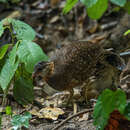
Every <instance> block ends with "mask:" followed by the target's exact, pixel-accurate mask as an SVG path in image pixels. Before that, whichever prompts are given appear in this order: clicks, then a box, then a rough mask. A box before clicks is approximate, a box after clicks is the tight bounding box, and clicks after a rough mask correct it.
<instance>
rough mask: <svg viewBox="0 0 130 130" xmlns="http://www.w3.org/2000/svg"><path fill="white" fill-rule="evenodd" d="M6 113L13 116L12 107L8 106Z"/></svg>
mask: <svg viewBox="0 0 130 130" xmlns="http://www.w3.org/2000/svg"><path fill="white" fill-rule="evenodd" d="M5 112H6V115H11V114H12V109H11V106H7V107H6V108H5Z"/></svg>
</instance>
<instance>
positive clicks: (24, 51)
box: [17, 40, 48, 73]
mask: <svg viewBox="0 0 130 130" xmlns="http://www.w3.org/2000/svg"><path fill="white" fill-rule="evenodd" d="M17 54H18V57H19V59H20V61H21V63H24V64H25V69H26V71H27V72H29V73H32V72H33V70H34V65H35V64H36V63H37V62H38V61H41V60H43V59H44V60H45V61H47V60H48V57H47V56H46V55H45V54H44V53H43V51H42V49H41V48H40V47H39V46H38V45H37V44H35V43H34V42H31V41H27V40H23V41H22V42H21V43H20V45H19V47H18V52H17Z"/></svg>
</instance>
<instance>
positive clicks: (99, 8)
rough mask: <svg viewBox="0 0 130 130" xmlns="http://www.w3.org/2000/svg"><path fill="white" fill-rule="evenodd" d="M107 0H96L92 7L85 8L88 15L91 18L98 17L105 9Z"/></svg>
mask: <svg viewBox="0 0 130 130" xmlns="http://www.w3.org/2000/svg"><path fill="white" fill-rule="evenodd" d="M107 7H108V0H98V1H97V2H96V3H95V4H94V5H93V6H92V7H90V8H87V13H88V16H89V17H90V18H92V19H99V18H100V17H101V16H102V15H103V14H104V12H105V11H106V10H107Z"/></svg>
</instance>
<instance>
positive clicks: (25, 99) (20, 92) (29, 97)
mask: <svg viewBox="0 0 130 130" xmlns="http://www.w3.org/2000/svg"><path fill="white" fill-rule="evenodd" d="M33 92H34V91H33V85H32V81H31V80H26V79H24V78H22V77H21V78H19V79H18V80H17V81H16V82H15V83H14V88H13V95H14V98H15V100H16V101H17V102H18V103H20V104H22V105H27V104H29V103H32V101H33V99H34V93H33Z"/></svg>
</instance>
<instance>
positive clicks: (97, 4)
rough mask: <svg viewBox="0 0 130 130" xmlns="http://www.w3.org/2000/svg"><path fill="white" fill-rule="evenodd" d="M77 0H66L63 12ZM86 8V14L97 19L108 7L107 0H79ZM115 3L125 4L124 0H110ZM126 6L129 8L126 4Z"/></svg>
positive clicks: (68, 9) (66, 11) (67, 10)
mask: <svg viewBox="0 0 130 130" xmlns="http://www.w3.org/2000/svg"><path fill="white" fill-rule="evenodd" d="M77 2H78V0H67V2H66V5H65V7H64V9H63V13H68V12H69V11H70V10H71V9H72V8H73V7H74V5H75V4H76V3H77ZM80 2H81V3H83V4H84V5H85V7H86V9H87V13H88V16H89V17H90V18H92V19H99V18H100V17H101V16H102V15H103V14H104V12H105V11H106V10H107V8H108V0H80ZM110 2H112V3H113V4H115V5H118V6H120V7H123V6H125V4H126V0H110ZM126 8H127V10H128V8H130V7H129V6H127V5H126Z"/></svg>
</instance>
